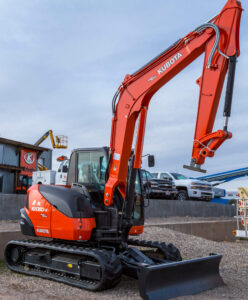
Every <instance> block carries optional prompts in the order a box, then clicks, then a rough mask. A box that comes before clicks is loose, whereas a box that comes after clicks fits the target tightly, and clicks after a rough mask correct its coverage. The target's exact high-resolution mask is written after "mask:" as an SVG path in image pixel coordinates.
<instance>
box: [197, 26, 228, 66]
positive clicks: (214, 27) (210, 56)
mask: <svg viewBox="0 0 248 300" xmlns="http://www.w3.org/2000/svg"><path fill="white" fill-rule="evenodd" d="M206 28H212V29H214V31H215V34H216V38H215V42H214V45H213V48H212V50H211V52H210V55H209V57H208V63H207V69H210V67H211V64H212V60H213V57H214V53H215V51H216V50H217V51H218V52H219V53H220V54H221V55H222V56H224V57H225V58H227V59H229V58H230V57H229V56H227V55H226V54H225V53H223V52H222V51H221V50H220V48H219V42H220V30H219V28H218V26H216V25H215V24H212V23H206V24H203V25H201V26H199V27H197V28H196V29H195V31H196V32H198V33H199V32H201V31H202V30H204V29H206Z"/></svg>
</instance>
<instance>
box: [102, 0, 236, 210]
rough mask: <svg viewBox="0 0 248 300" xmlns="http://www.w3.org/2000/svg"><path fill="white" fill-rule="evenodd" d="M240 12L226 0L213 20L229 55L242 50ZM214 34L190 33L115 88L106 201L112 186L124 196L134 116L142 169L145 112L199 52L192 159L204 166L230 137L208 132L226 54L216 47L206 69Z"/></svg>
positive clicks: (110, 197)
mask: <svg viewBox="0 0 248 300" xmlns="http://www.w3.org/2000/svg"><path fill="white" fill-rule="evenodd" d="M241 13H242V7H241V4H240V2H239V1H236V0H228V1H227V3H226V5H225V6H224V8H223V9H222V11H221V12H220V14H219V15H217V16H216V17H215V18H214V19H213V20H211V22H212V23H213V24H215V25H216V26H218V28H219V31H220V42H219V49H220V50H221V51H222V52H223V53H224V54H225V55H227V56H233V55H235V54H237V56H238V55H239V54H240V50H239V25H240V18H241ZM215 38H216V36H215V31H214V30H213V29H211V28H210V29H209V28H207V29H204V30H202V31H201V32H197V31H193V32H190V33H189V34H188V35H186V36H185V37H184V38H182V39H180V41H178V42H177V43H176V44H175V45H173V46H172V47H171V48H170V49H169V50H168V51H166V52H164V53H162V54H161V55H160V56H158V57H157V58H156V59H154V60H153V61H152V62H151V63H149V64H147V65H146V66H144V67H143V68H142V69H141V70H139V71H137V72H136V73H135V74H133V75H129V74H128V75H126V76H125V78H124V81H123V82H122V84H121V86H120V87H119V89H118V91H119V101H118V103H117V104H116V106H115V111H114V116H113V119H112V130H111V140H110V153H111V160H110V169H109V179H108V181H107V183H106V186H105V192H104V203H105V205H107V206H109V205H112V204H113V193H114V190H115V188H116V186H118V187H119V190H120V192H121V193H122V194H123V195H125V192H126V178H127V171H128V159H129V157H130V154H131V148H132V143H133V135H134V129H135V124H136V121H137V119H138V117H139V126H138V135H137V140H136V148H135V162H134V167H135V168H140V165H141V157H142V148H143V140H144V134H145V124H146V115H147V110H148V106H149V102H150V100H151V98H152V96H153V95H154V94H155V93H156V92H157V91H158V90H159V89H160V88H161V87H162V86H163V85H165V84H166V83H167V82H168V81H169V80H170V79H172V78H173V77H174V76H176V75H177V74H178V73H179V72H180V71H182V70H183V69H184V68H185V67H187V66H188V65H189V64H190V63H191V62H192V61H194V60H195V59H196V58H197V57H198V56H200V55H201V54H202V53H203V52H205V60H204V65H203V71H202V76H201V77H200V78H199V79H198V80H197V83H198V85H199V86H200V94H199V104H198V114H197V121H196V128H195V139H194V142H193V151H192V158H193V159H195V162H196V164H199V165H201V164H203V163H204V161H205V157H212V156H213V155H214V151H215V150H217V149H218V147H219V146H220V145H221V144H222V143H223V142H224V141H225V140H226V139H228V138H230V137H231V133H229V132H226V131H223V130H218V131H217V132H212V129H213V125H214V121H215V117H216V112H217V108H218V105H219V100H220V95H221V91H222V88H223V83H224V79H225V76H226V72H227V70H228V64H229V61H228V58H227V57H224V56H223V55H221V54H220V53H219V52H218V51H217V50H216V51H215V53H214V56H213V60H212V64H211V66H210V68H207V60H208V57H209V54H210V52H211V50H212V48H213V44H214V41H215Z"/></svg>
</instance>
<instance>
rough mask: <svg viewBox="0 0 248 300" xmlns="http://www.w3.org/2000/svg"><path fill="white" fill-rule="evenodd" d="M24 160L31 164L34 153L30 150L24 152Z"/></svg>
mask: <svg viewBox="0 0 248 300" xmlns="http://www.w3.org/2000/svg"><path fill="white" fill-rule="evenodd" d="M24 160H25V162H26V163H27V164H28V165H32V164H33V163H34V154H33V153H31V152H28V153H26V154H24Z"/></svg>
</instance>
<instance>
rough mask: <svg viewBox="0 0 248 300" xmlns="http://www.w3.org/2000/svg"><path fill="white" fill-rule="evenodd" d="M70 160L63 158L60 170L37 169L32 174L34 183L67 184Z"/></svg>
mask: <svg viewBox="0 0 248 300" xmlns="http://www.w3.org/2000/svg"><path fill="white" fill-rule="evenodd" d="M68 166H69V160H68V159H67V158H66V157H65V158H64V159H63V160H61V163H60V165H59V168H58V171H57V172H56V171H53V170H47V171H36V172H33V175H32V184H33V185H34V184H52V185H64V186H65V185H66V181H67V172H68Z"/></svg>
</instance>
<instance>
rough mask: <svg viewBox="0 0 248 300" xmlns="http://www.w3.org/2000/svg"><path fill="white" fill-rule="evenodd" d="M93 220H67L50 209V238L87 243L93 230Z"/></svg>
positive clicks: (56, 211)
mask: <svg viewBox="0 0 248 300" xmlns="http://www.w3.org/2000/svg"><path fill="white" fill-rule="evenodd" d="M95 227H96V224H95V219H94V218H81V219H79V218H68V217H67V216H65V215H63V214H62V213H61V212H59V211H58V210H57V209H56V208H54V207H52V222H51V228H52V237H53V238H56V239H63V240H74V241H79V240H82V241H88V240H89V239H90V236H91V233H92V230H93V228H95Z"/></svg>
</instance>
